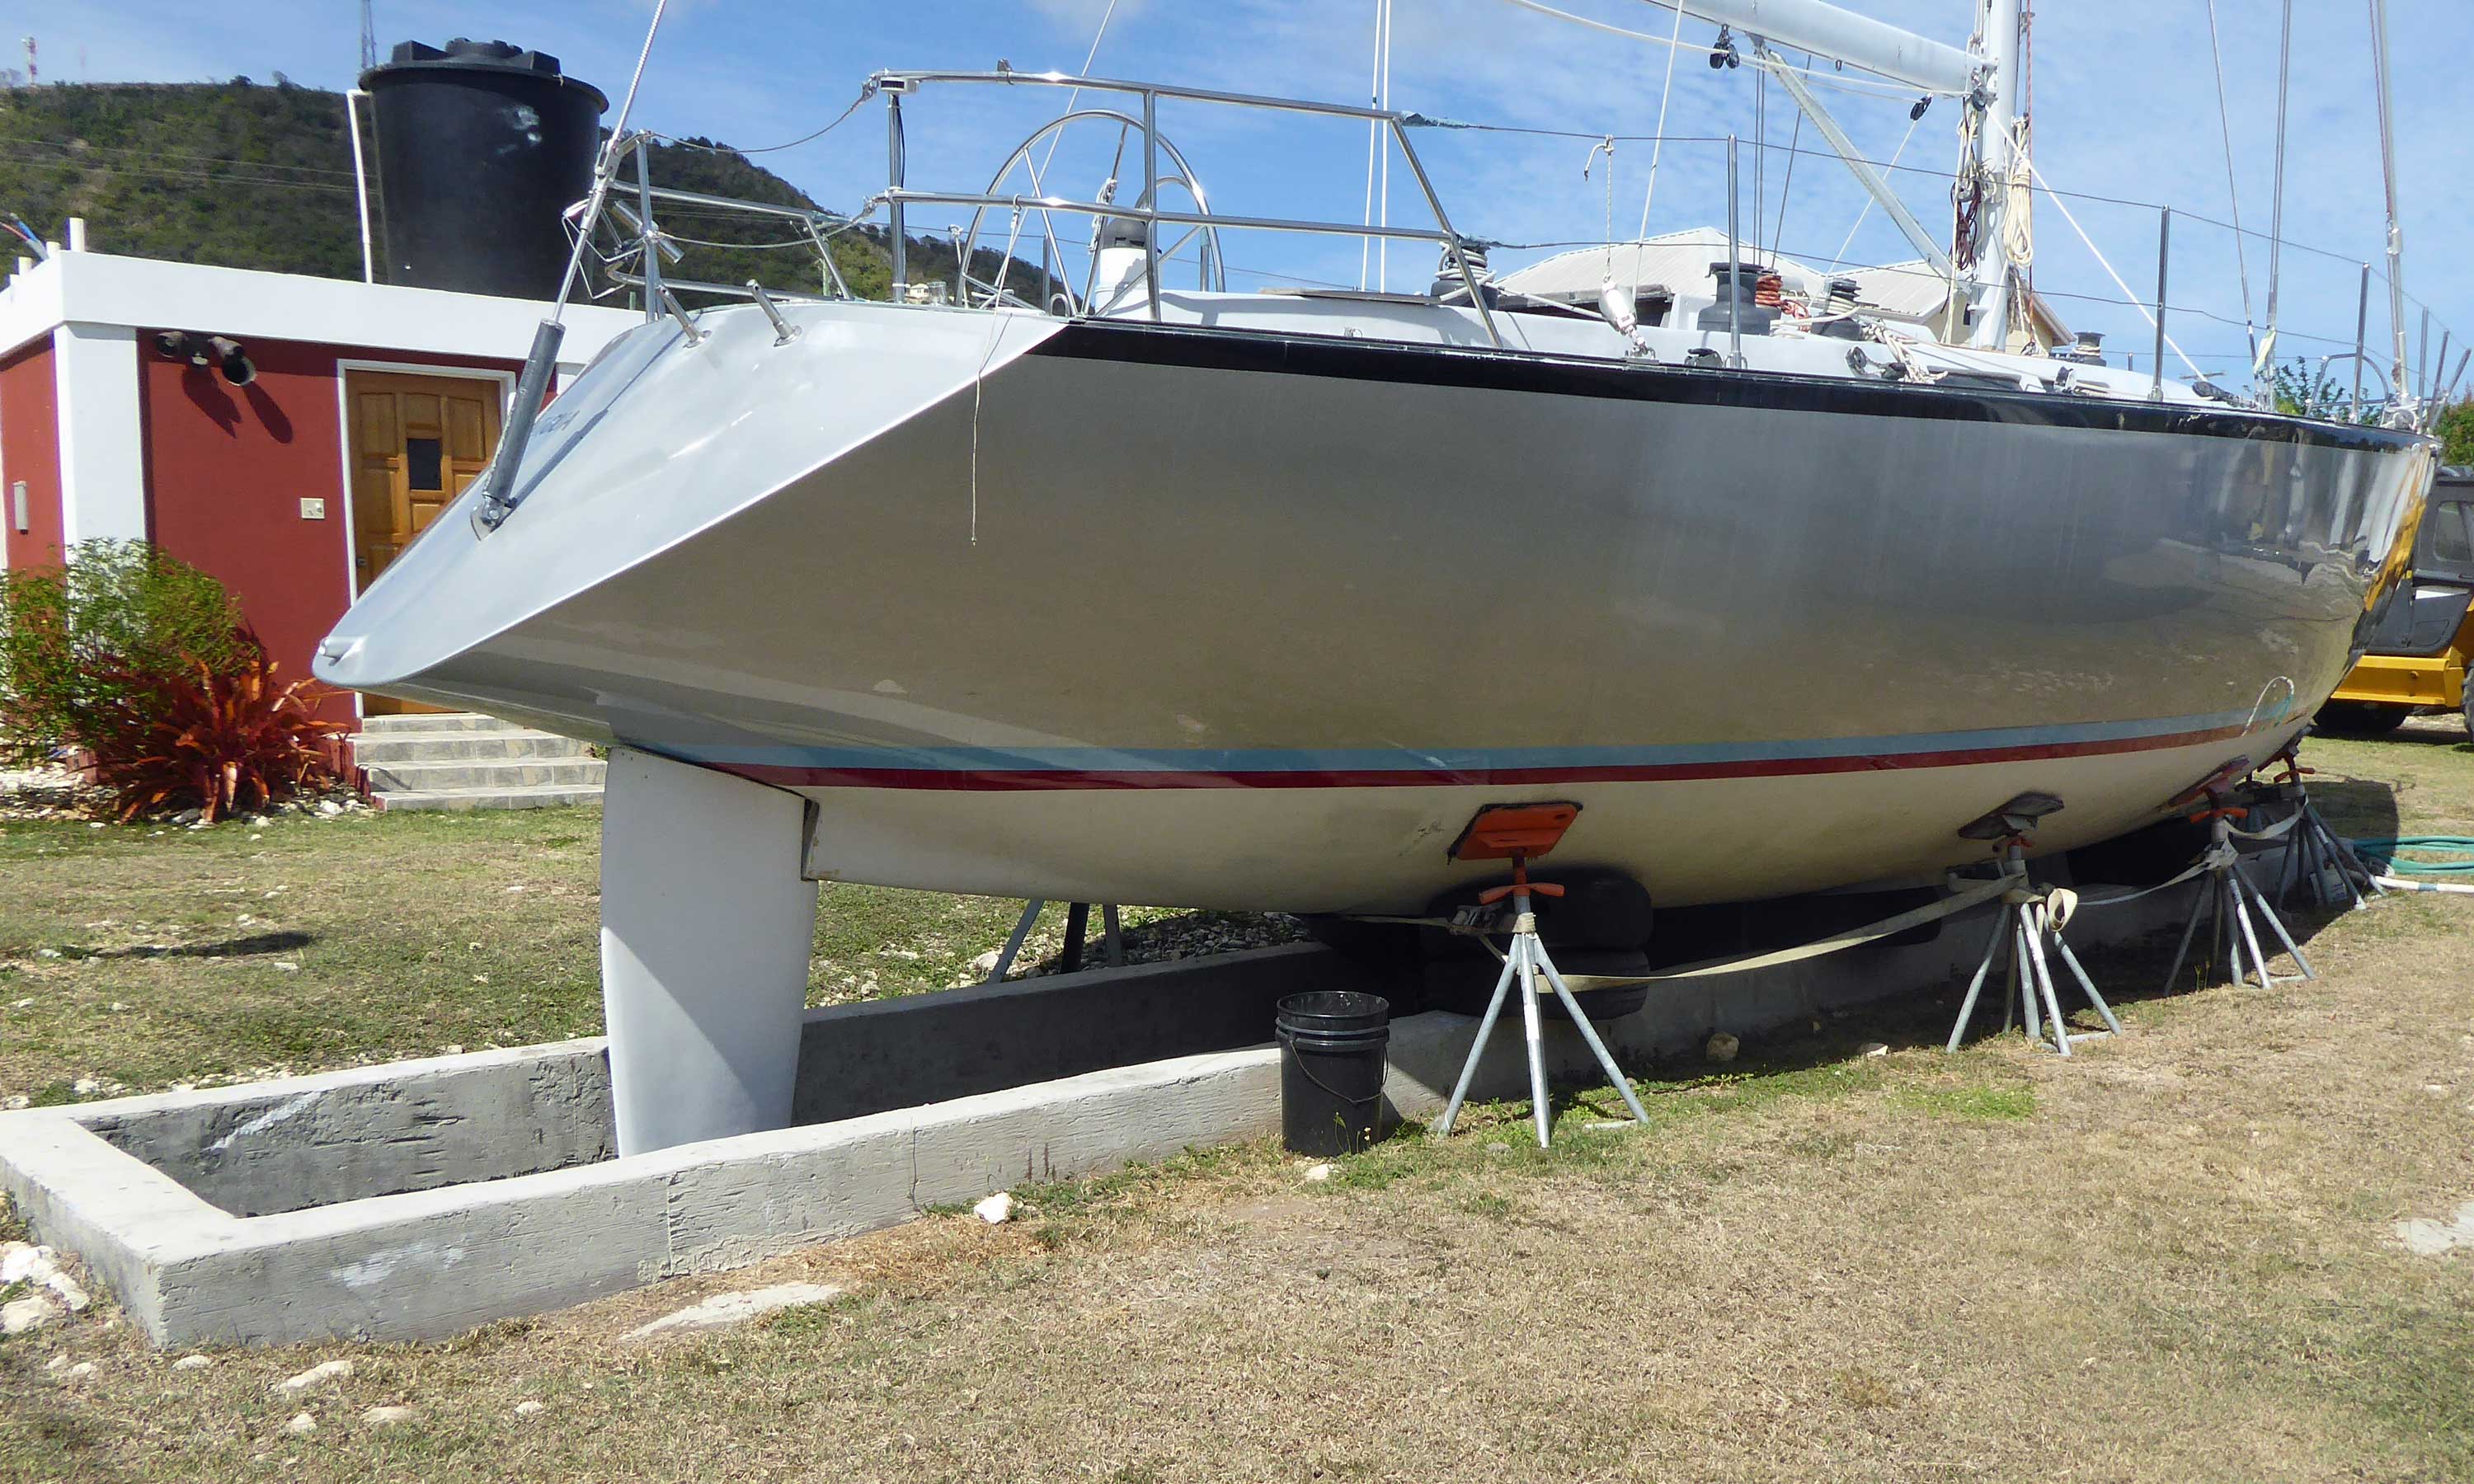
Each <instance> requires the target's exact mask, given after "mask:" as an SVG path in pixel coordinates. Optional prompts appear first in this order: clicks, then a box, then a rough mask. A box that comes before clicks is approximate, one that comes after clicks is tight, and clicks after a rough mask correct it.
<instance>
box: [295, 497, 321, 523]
mask: <svg viewBox="0 0 2474 1484" xmlns="http://www.w3.org/2000/svg"><path fill="white" fill-rule="evenodd" d="M301 518H302V519H303V520H324V519H326V518H327V502H326V501H324V500H313V499H308V498H305V497H304V498H303V500H302V501H301Z"/></svg>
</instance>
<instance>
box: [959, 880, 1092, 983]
mask: <svg viewBox="0 0 2474 1484" xmlns="http://www.w3.org/2000/svg"><path fill="white" fill-rule="evenodd" d="M1047 906H1048V900H1047V898H1041V897H1034V898H1031V900H1030V901H1027V902H1025V903H1024V904H1023V908H1022V916H1021V917H1019V918H1017V919H1015V920H1014V924H1013V931H1012V932H1010V933H1007V935H1006V941H1005V946H1004V947H1002V948H999V949H998V950H997V963H996V967H995V968H994V969H989V970H988V976H987V977H986V978H985V979H982V980H981V981H980V982H981V983H982V984H1003V983H1005V976H1006V975H1007V974H1009V973H1011V972H1013V961H1014V956H1015V955H1016V954H1018V953H1020V952H1021V951H1022V945H1023V943H1024V941H1025V940H1027V939H1029V938H1030V937H1031V926H1032V924H1033V923H1035V922H1038V921H1039V914H1040V913H1041V911H1043V910H1044V909H1045V908H1046V907H1047ZM1100 922H1101V928H1100V945H1101V946H1100V951H1101V953H1102V954H1103V955H1104V957H1105V958H1106V959H1107V960H1108V967H1109V968H1111V969H1122V968H1124V967H1125V963H1126V938H1125V933H1124V931H1123V929H1122V928H1121V927H1120V926H1119V924H1118V922H1117V904H1116V903H1115V902H1104V903H1102V904H1101V906H1100ZM1090 934H1091V904H1090V903H1089V902H1087V901H1077V902H1068V903H1067V904H1066V907H1065V950H1064V952H1063V953H1062V954H1060V955H1059V957H1058V963H1057V968H1058V971H1059V972H1061V973H1069V974H1070V973H1072V972H1074V971H1075V970H1076V969H1080V968H1081V967H1082V940H1083V939H1085V938H1087V937H1089V936H1090Z"/></svg>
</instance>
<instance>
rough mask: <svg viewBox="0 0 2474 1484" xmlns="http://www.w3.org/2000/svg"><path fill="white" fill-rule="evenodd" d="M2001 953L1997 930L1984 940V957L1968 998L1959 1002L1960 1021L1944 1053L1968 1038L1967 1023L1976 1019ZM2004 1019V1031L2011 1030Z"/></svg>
mask: <svg viewBox="0 0 2474 1484" xmlns="http://www.w3.org/2000/svg"><path fill="white" fill-rule="evenodd" d="M1999 952H2001V932H2000V931H1999V930H1996V931H1995V932H1993V933H1991V934H1990V935H1988V936H1987V937H1986V938H1985V940H1984V957H1983V958H1981V959H1979V960H1977V965H1976V973H1975V975H1974V976H1973V977H1971V978H1970V979H1969V980H1968V981H1967V996H1966V998H1964V999H1961V1000H1960V1001H1959V1002H1958V1019H1957V1020H1956V1021H1954V1022H1953V1023H1952V1025H1951V1028H1950V1044H1948V1045H1946V1046H1944V1047H1942V1049H1943V1050H1944V1051H1956V1050H1957V1049H1958V1043H1959V1041H1962V1040H1964V1039H1965V1038H1966V1036H1967V1023H1968V1022H1969V1021H1970V1020H1973V1019H1974V1018H1976V1000H1977V995H1979V994H1982V993H1984V980H1985V977H1986V976H1987V975H1989V974H1991V973H1992V972H1993V955H1995V954H1996V953H1999ZM2002 1019H2003V1022H2004V1023H2003V1025H2002V1029H2004V1030H2007V1029H2009V1025H2008V1019H2009V1017H2006V1016H2005V1017H2002Z"/></svg>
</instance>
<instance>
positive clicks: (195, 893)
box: [0, 808, 1295, 1104]
mask: <svg viewBox="0 0 2474 1484" xmlns="http://www.w3.org/2000/svg"><path fill="white" fill-rule="evenodd" d="M600 828H601V815H600V811H599V810H598V809H597V808H566V809H534V810H497V811H476V812H473V813H469V814H449V813H410V814H366V813H360V814H345V815H340V816H335V817H322V816H318V815H300V814H285V815H279V816H275V817H272V818H270V819H268V820H267V822H266V823H265V824H264V825H263V826H240V825H223V826H214V827H213V828H210V829H182V828H177V827H159V826H103V827H96V826H91V825H88V824H85V823H81V822H78V821H36V822H12V823H8V824H5V825H0V1104H5V1103H7V1102H8V1101H9V1100H10V1099H12V1098H17V1097H23V1098H27V1099H29V1100H30V1101H32V1102H34V1103H36V1104H43V1103H56V1102H64V1101H70V1100H76V1099H82V1098H87V1097H104V1096H112V1095H117V1094H121V1093H125V1092H130V1091H144V1090H152V1089H161V1088H166V1087H171V1086H176V1085H179V1084H182V1083H191V1084H200V1085H204V1084H208V1083H212V1082H216V1081H230V1080H234V1079H255V1078H260V1077H267V1076H275V1075H281V1074H288V1073H292V1072H308V1071H316V1070H321V1069H325V1068H328V1067H335V1066H345V1065H353V1064H356V1063H363V1062H384V1061H394V1060H399V1059H400V1058H404V1057H412V1056H427V1055H434V1054H436V1053H438V1052H441V1051H445V1050H448V1049H449V1048H454V1047H463V1048H469V1049H473V1050H478V1049H480V1048H482V1047H484V1046H504V1045H527V1044H531V1043H534V1042H538V1041H558V1040H563V1039H565V1038H568V1037H571V1036H593V1035H598V1034H599V1033H600V1031H601V987H600V979H599V972H600V970H599V965H598V953H599V948H598V939H597V935H598V933H599V922H600V919H599V916H598V913H599V892H600V886H599V876H600V855H599V839H600ZM1022 905H1023V904H1022V903H1021V902H1019V901H1006V900H998V899H995V898H982V897H948V896H941V895H938V894H934V893H929V892H901V891H891V890H886V889H883V888H877V887H862V886H849V885H844V884H840V883H834V884H829V885H827V886H825V887H824V888H823V899H822V902H821V905H820V907H819V909H818V912H817V915H816V946H815V959H814V962H813V967H812V969H811V971H810V982H809V1000H810V1003H812V1004H819V1005H822V1004H835V1003H840V1002H843V1001H848V1000H855V999H866V998H874V997H877V996H881V995H890V994H908V993H918V992H921V991H925V990H935V989H943V988H946V987H947V986H950V985H955V984H960V983H968V982H974V981H976V980H977V979H979V978H980V977H981V975H980V974H979V973H978V972H977V971H975V970H974V969H972V967H971V961H972V959H973V958H975V957H977V956H979V955H980V954H982V953H984V952H986V951H988V950H990V949H992V948H995V947H997V946H998V945H1001V944H1002V943H1004V941H1005V937H1006V934H1007V932H1008V931H1009V930H1010V929H1011V928H1012V926H1013V924H1014V920H1015V918H1016V916H1017V915H1018V914H1019V913H1020V912H1021V911H1022ZM1064 915H1065V911H1064V908H1063V907H1062V906H1061V905H1060V906H1052V907H1050V908H1049V909H1048V910H1047V912H1046V913H1044V914H1043V915H1042V917H1041V920H1040V927H1039V929H1038V930H1037V931H1036V932H1035V933H1034V934H1033V936H1032V938H1031V941H1030V942H1029V943H1028V944H1027V945H1026V947H1025V951H1024V956H1023V958H1022V959H1021V961H1020V962H1021V963H1022V964H1024V965H1026V966H1036V965H1040V964H1042V963H1044V962H1045V961H1048V960H1051V959H1053V957H1054V955H1055V952H1056V951H1057V950H1058V949H1059V948H1060V947H1061V945H1062V934H1063V925H1064ZM1094 916H1095V919H1096V914H1095V915H1094ZM1127 922H1128V943H1129V946H1130V947H1131V948H1132V949H1133V950H1134V951H1135V953H1136V956H1137V957H1141V956H1170V955H1172V954H1174V953H1176V952H1177V951H1179V950H1180V949H1183V948H1189V947H1197V946H1201V947H1207V946H1210V945H1212V944H1213V943H1214V942H1215V941H1218V940H1222V939H1228V940H1235V939H1239V938H1243V939H1244V940H1246V941H1249V942H1251V941H1275V940H1277V939H1278V938H1281V937H1285V936H1289V935H1290V934H1292V933H1294V931H1295V929H1294V927H1293V926H1290V925H1287V924H1283V923H1280V922H1266V921H1264V920H1260V919H1252V920H1248V919H1236V918H1226V917H1221V916H1216V915H1197V914H1171V913H1165V912H1159V911H1152V910H1146V909H1139V908H1137V909H1133V910H1131V911H1129V912H1128V914H1127ZM1098 937H1099V935H1098V923H1097V922H1096V921H1095V922H1094V923H1093V927H1092V935H1091V952H1092V954H1093V956H1094V958H1095V960H1096V957H1097V954H1098V951H1099V945H1098Z"/></svg>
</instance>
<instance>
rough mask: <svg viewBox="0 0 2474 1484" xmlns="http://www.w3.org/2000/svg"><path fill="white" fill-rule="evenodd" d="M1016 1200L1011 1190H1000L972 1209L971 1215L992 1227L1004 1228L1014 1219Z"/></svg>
mask: <svg viewBox="0 0 2474 1484" xmlns="http://www.w3.org/2000/svg"><path fill="white" fill-rule="evenodd" d="M1013 1208H1014V1199H1013V1192H1012V1191H1010V1190H1000V1191H998V1192H997V1193H996V1194H994V1195H992V1196H989V1197H988V1198H987V1199H986V1200H984V1201H982V1202H981V1203H980V1204H979V1205H977V1206H974V1207H972V1208H971V1214H973V1215H975V1216H977V1217H979V1218H980V1219H981V1220H982V1221H984V1222H986V1223H987V1224H988V1225H990V1226H992V1227H993V1226H1002V1225H1004V1224H1005V1223H1006V1222H1008V1221H1011V1220H1012V1219H1013Z"/></svg>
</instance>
